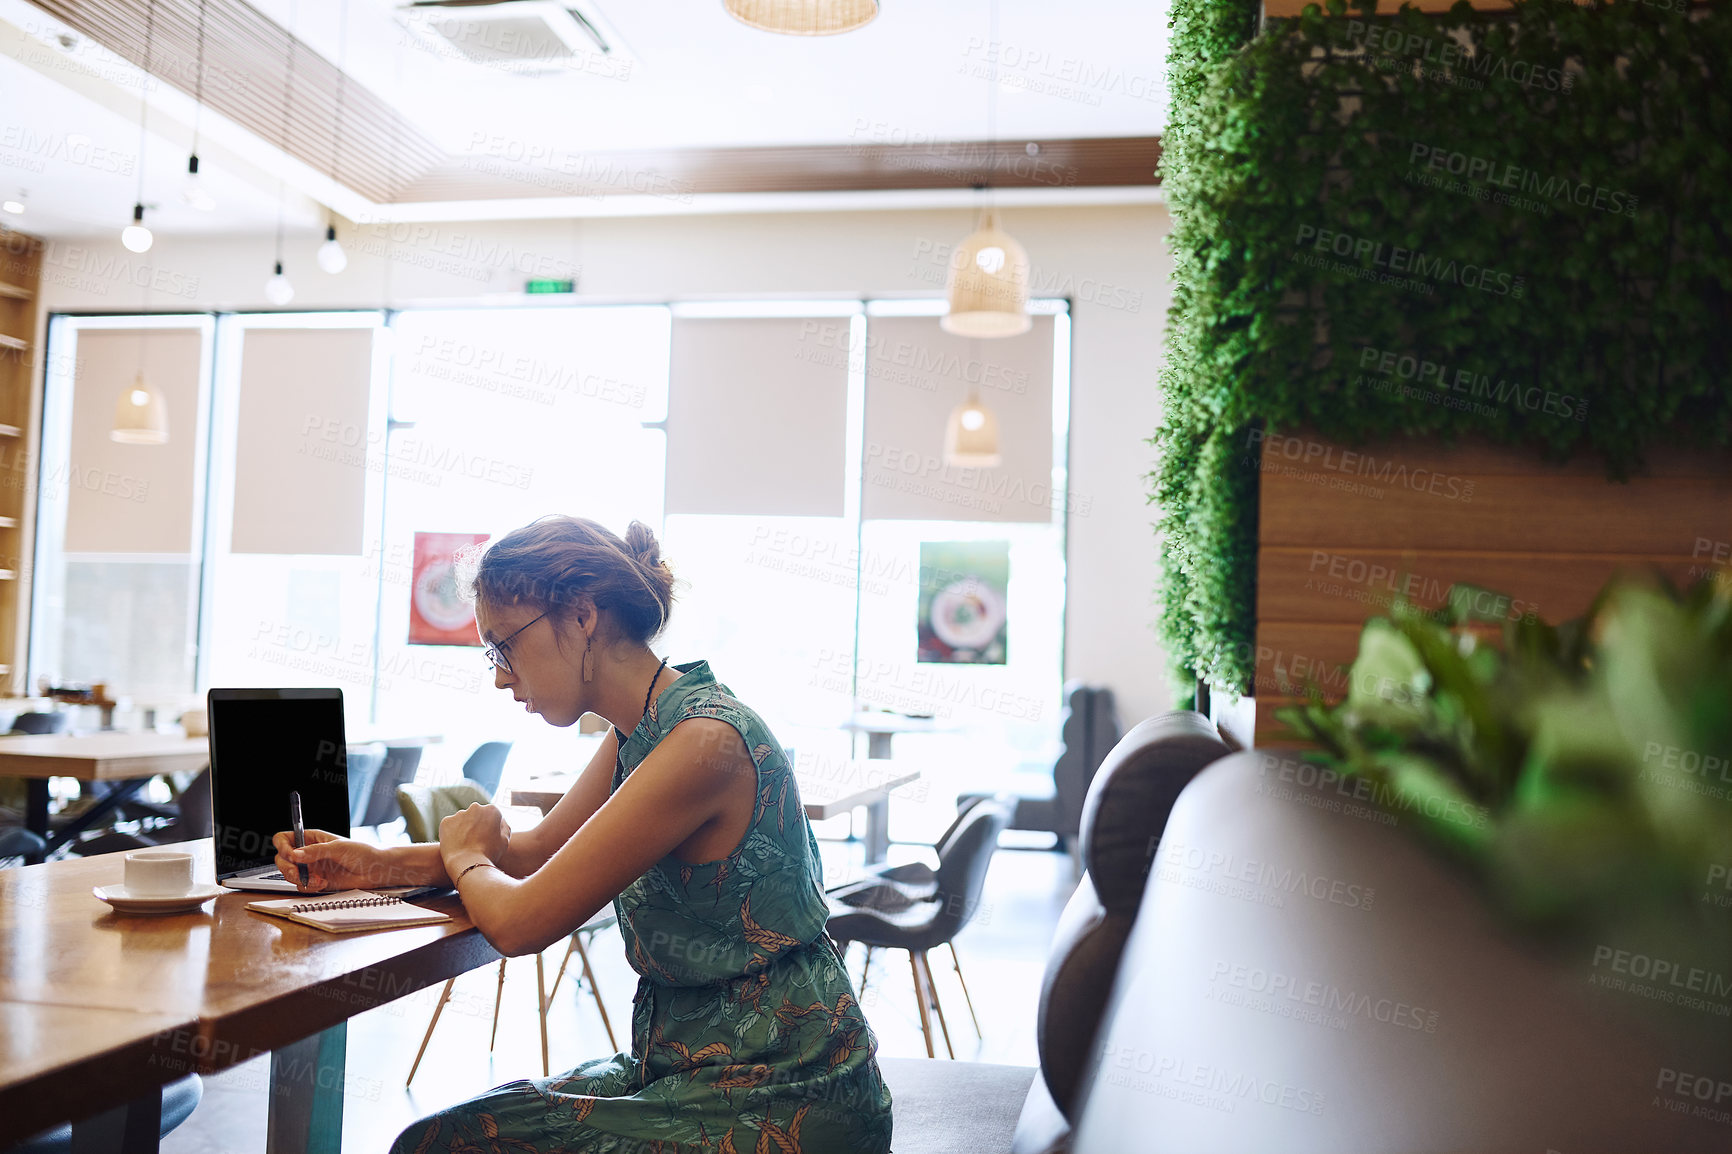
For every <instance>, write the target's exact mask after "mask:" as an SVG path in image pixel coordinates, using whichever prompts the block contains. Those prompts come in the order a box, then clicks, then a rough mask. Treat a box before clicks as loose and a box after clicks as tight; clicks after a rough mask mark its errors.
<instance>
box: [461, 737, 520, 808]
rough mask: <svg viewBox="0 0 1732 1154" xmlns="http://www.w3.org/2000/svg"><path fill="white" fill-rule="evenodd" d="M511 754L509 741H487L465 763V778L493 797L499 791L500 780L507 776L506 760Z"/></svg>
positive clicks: (476, 748)
mask: <svg viewBox="0 0 1732 1154" xmlns="http://www.w3.org/2000/svg"><path fill="white" fill-rule="evenodd" d="M510 752H511V743H510V742H509V741H487V742H483V743H481V744H480V745H478V746H476V747H475V752H474V753H472V754H470V755H469V760H468V761H466V762H464V763H463V776H464V777H466V778H468V779H469V780H470V781H473V782H475V783H476V784H477V785H479V786H480V787H481V788H482V789H484V790H486V791H487V796H488V797H492V796H493V795H494V794H495V793H496V792H498V790H499V779H500V778H501V777H503V776H504V775H505V758H506V755H508V754H509V753H510Z"/></svg>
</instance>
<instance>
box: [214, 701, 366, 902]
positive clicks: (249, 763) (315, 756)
mask: <svg viewBox="0 0 1732 1154" xmlns="http://www.w3.org/2000/svg"><path fill="white" fill-rule="evenodd" d="M209 705H210V713H209V716H210V754H211V808H212V811H213V813H212V817H213V819H214V825H215V834H216V870H217V876H218V877H219V878H220V877H226V876H228V875H229V874H232V873H234V872H236V871H238V870H245V869H251V868H252V867H254V866H262V865H269V864H270V863H271V861H272V860H273V859H274V858H275V856H276V851H275V850H274V849H272V847H271V835H272V834H274V833H276V832H277V831H278V830H286V829H291V828H293V827H292V824H291V822H290V820H289V793H290V792H291V791H293V790H299V791H300V793H301V817H302V820H303V822H304V823H305V825H306V828H308V829H322V830H328V831H329V832H331V833H335V834H341V835H343V836H344V837H347V836H348V834H349V787H348V771H347V763H346V759H345V756H344V743H343V698H342V694H341V693H340V692H339V691H336V690H310V689H308V690H299V691H297V690H292V689H284V690H212V691H211V695H210V701H209Z"/></svg>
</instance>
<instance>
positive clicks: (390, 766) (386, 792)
mask: <svg viewBox="0 0 1732 1154" xmlns="http://www.w3.org/2000/svg"><path fill="white" fill-rule="evenodd" d="M421 753H422V747H421V746H419V745H387V746H386V747H385V764H384V765H383V766H381V767H380V769H379V775H378V776H377V777H376V778H374V779H373V794H372V796H371V797H369V798H368V799H367V807H366V809H365V810H364V811H363V812H362V814H361V816H360V818H359V819H357V820H356V821H355V822H354V823H353V824H355V825H364V826H381V825H384V824H386V823H387V822H393V821H396V820H397V819H398V818H400V817H402V816H403V813H402V811H401V810H400V809H399V808H398V806H397V787H398V786H400V785H410V784H413V783H414V781H415V775H416V774H417V773H419V772H420V771H421Z"/></svg>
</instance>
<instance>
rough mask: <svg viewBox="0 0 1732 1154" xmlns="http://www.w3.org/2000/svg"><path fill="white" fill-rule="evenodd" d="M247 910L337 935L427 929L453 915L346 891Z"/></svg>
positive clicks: (250, 906)
mask: <svg viewBox="0 0 1732 1154" xmlns="http://www.w3.org/2000/svg"><path fill="white" fill-rule="evenodd" d="M247 909H249V910H257V911H258V912H259V913H261V914H270V915H271V916H272V917H279V918H288V919H289V920H290V921H294V922H300V923H301V924H303V925H308V926H313V927H315V928H316V929H321V930H329V931H330V932H332V933H334V934H341V933H348V932H349V931H351V930H382V929H395V928H396V927H398V926H424V925H431V924H432V923H434V922H448V921H450V920H451V915H450V914H442V913H440V912H438V911H437V910H426V909H422V908H421V907H420V906H412V905H410V904H408V903H407V902H405V901H404V900H403V899H402V898H400V897H394V896H381V895H379V894H372V893H368V892H367V891H366V890H344V891H343V892H342V893H336V894H321V895H320V896H318V897H317V898H311V899H309V898H274V899H272V900H270V901H263V902H248V903H247Z"/></svg>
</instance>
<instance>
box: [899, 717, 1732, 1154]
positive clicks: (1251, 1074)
mask: <svg viewBox="0 0 1732 1154" xmlns="http://www.w3.org/2000/svg"><path fill="white" fill-rule="evenodd" d="M1217 747H1218V738H1216V737H1215V736H1214V734H1213V731H1212V730H1210V729H1209V728H1208V725H1207V722H1206V721H1204V720H1203V719H1202V718H1201V717H1200V716H1197V715H1194V714H1193V715H1183V714H1180V715H1167V716H1166V717H1163V718H1156V719H1152V720H1151V721H1148V722H1144V723H1143V724H1142V725H1139V726H1137V727H1136V728H1135V729H1133V730H1132V731H1131V732H1130V733H1129V734H1127V735H1126V736H1125V739H1124V741H1122V742H1121V743H1120V745H1119V747H1117V748H1115V750H1114V751H1113V755H1112V756H1111V757H1109V759H1108V763H1107V764H1106V765H1103V767H1102V770H1101V773H1100V775H1099V776H1098V777H1097V784H1096V788H1095V789H1094V790H1091V792H1090V796H1089V805H1088V809H1087V811H1086V812H1085V816H1084V821H1083V851H1084V855H1085V860H1086V861H1087V864H1088V866H1089V875H1090V876H1089V878H1085V880H1084V883H1083V884H1082V885H1080V886H1079V887H1078V893H1077V896H1076V897H1075V898H1073V899H1072V903H1071V906H1070V907H1069V908H1067V910H1066V913H1065V916H1064V918H1063V920H1062V922H1061V925H1060V928H1059V932H1058V933H1057V935H1055V941H1054V945H1053V950H1052V956H1051V959H1050V960H1049V964H1048V967H1047V972H1046V976H1045V985H1044V988H1043V991H1042V998H1041V1007H1040V1013H1041V1018H1040V1028H1041V1045H1040V1057H1041V1068H1040V1070H1039V1071H1034V1070H1027V1069H1018V1068H1014V1067H1002V1066H999V1067H994V1066H982V1065H979V1064H972V1065H971V1064H965V1063H951V1062H935V1061H908V1060H904V1061H896V1060H890V1061H886V1062H885V1063H884V1069H885V1075H886V1078H887V1079H888V1080H889V1082H890V1085H891V1091H892V1093H893V1094H894V1095H895V1096H896V1139H895V1149H896V1150H898V1151H900V1152H902V1154H913V1152H917V1151H962V1150H968V1151H976V1150H980V1151H992V1150H997V1151H1004V1150H1010V1151H1015V1152H1019V1154H1027V1152H1030V1151H1038V1150H1068V1151H1074V1152H1075V1154H1127V1152H1131V1151H1135V1152H1138V1154H1141V1152H1143V1151H1148V1152H1151V1154H1152V1152H1158V1151H1167V1150H1171V1151H1175V1152H1177V1151H1184V1152H1186V1154H1207V1152H1209V1151H1222V1152H1244V1151H1251V1150H1255V1151H1263V1152H1277V1151H1281V1152H1285V1151H1294V1152H1310V1151H1317V1152H1329V1154H1340V1152H1346V1151H1368V1152H1369V1151H1445V1150H1474V1151H1483V1152H1492V1151H1511V1152H1514V1151H1537V1150H1555V1151H1564V1152H1568V1154H1576V1152H1578V1151H1636V1150H1642V1151H1650V1150H1651V1151H1659V1150H1664V1151H1668V1152H1685V1151H1711V1150H1712V1151H1722V1152H1723V1151H1725V1150H1726V1149H1728V1135H1732V1030H1728V1029H1727V1028H1726V1023H1727V1017H1728V1011H1729V1010H1732V987H1729V986H1728V983H1729V982H1732V956H1729V955H1732V946H1728V938H1727V937H1726V936H1724V935H1722V936H1721V937H1718V938H1715V937H1713V935H1711V934H1710V935H1703V934H1698V935H1696V936H1695V937H1694V938H1693V939H1691V940H1690V941H1684V940H1681V939H1679V938H1677V937H1667V936H1665V933H1664V932H1663V930H1662V929H1660V928H1656V929H1655V930H1653V931H1652V933H1651V934H1650V933H1649V932H1647V931H1640V932H1638V931H1632V935H1633V936H1631V937H1630V939H1629V940H1623V939H1620V940H1619V941H1617V942H1593V941H1579V942H1562V943H1555V944H1553V945H1552V946H1550V947H1549V948H1547V949H1543V950H1542V949H1540V948H1539V947H1537V946H1536V945H1535V944H1534V943H1532V942H1531V941H1529V940H1527V939H1525V938H1523V937H1521V936H1519V935H1517V934H1515V933H1514V932H1512V930H1511V929H1510V927H1508V926H1506V925H1504V924H1502V923H1501V922H1500V921H1499V920H1498V919H1497V918H1496V917H1495V916H1494V914H1493V913H1492V912H1491V910H1490V908H1489V906H1488V904H1487V902H1486V901H1485V900H1484V897H1483V895H1482V894H1481V893H1480V892H1479V891H1478V890H1477V888H1476V887H1475V885H1474V884H1473V883H1472V882H1471V880H1470V879H1469V878H1468V877H1466V876H1465V875H1464V874H1463V873H1462V872H1461V871H1459V870H1457V869H1455V868H1453V867H1452V866H1451V865H1450V864H1448V863H1447V862H1446V861H1445V860H1444V859H1442V858H1441V857H1440V856H1439V855H1438V854H1437V853H1435V852H1434V851H1432V850H1431V849H1430V848H1429V847H1427V846H1426V845H1425V844H1424V843H1423V842H1422V841H1421V840H1420V838H1419V837H1418V836H1417V835H1416V831H1415V830H1412V829H1409V828H1406V826H1407V825H1408V824H1410V822H1411V820H1412V819H1411V818H1410V817H1408V816H1405V815H1402V814H1400V813H1394V814H1392V813H1387V812H1384V811H1381V810H1379V809H1377V808H1376V807H1374V806H1371V805H1368V804H1367V797H1366V791H1365V789H1364V788H1363V783H1360V782H1357V781H1353V780H1346V779H1340V778H1335V777H1333V776H1332V775H1330V774H1327V773H1324V772H1320V771H1318V770H1317V769H1315V768H1314V767H1311V766H1308V765H1306V764H1304V763H1303V762H1301V761H1300V760H1298V759H1297V757H1296V756H1295V755H1294V754H1292V753H1290V752H1285V751H1280V750H1272V751H1270V750H1247V751H1244V752H1239V753H1232V754H1227V755H1225V756H1222V753H1223V752H1224V750H1223V749H1219V748H1217ZM1211 751H1214V752H1213V753H1211ZM1121 755H1123V756H1121ZM1127 758H1129V759H1135V760H1134V761H1133V762H1132V763H1130V764H1127V763H1126V760H1125V759H1127ZM1194 760H1202V761H1203V762H1204V764H1203V765H1200V766H1198V767H1197V768H1198V770H1199V771H1200V772H1191V771H1190V769H1189V766H1190V765H1191V763H1192V761H1194ZM1210 762H1212V764H1209V763H1210ZM1115 768H1116V772H1115ZM1121 775H1123V780H1122V781H1121V780H1120V778H1121ZM1175 785H1177V786H1178V787H1180V788H1181V789H1182V791H1183V792H1182V796H1177V798H1176V804H1174V803H1172V802H1171V801H1170V800H1169V799H1170V798H1171V797H1172V796H1173V795H1176V794H1177V793H1178V792H1179V791H1178V790H1177V789H1174V788H1173V787H1174V786H1175ZM1136 807H1145V809H1146V812H1145V820H1144V825H1145V827H1146V826H1155V827H1156V832H1155V841H1154V843H1153V844H1152V847H1151V846H1144V847H1143V848H1144V849H1145V850H1146V849H1148V848H1153V849H1154V853H1153V862H1152V864H1153V872H1152V874H1151V875H1150V877H1149V878H1148V880H1147V884H1146V886H1141V887H1133V886H1132V885H1131V878H1132V876H1133V875H1135V874H1137V873H1138V872H1139V870H1138V869H1137V868H1134V867H1131V866H1130V860H1131V858H1132V856H1133V855H1132V852H1131V851H1132V850H1133V849H1134V848H1135V847H1133V846H1132V845H1130V844H1129V843H1128V841H1125V840H1123V839H1126V838H1130V837H1134V836H1136V832H1137V830H1136V823H1135V821H1133V820H1132V819H1131V817H1130V816H1129V815H1127V814H1124V813H1122V812H1113V811H1117V810H1121V808H1136ZM1109 835H1110V838H1109ZM1139 856H1140V857H1141V859H1142V862H1143V863H1144V864H1147V863H1148V862H1149V855H1147V854H1146V853H1145V854H1142V855H1139ZM1109 879H1111V880H1109ZM1133 888H1140V890H1141V892H1140V896H1139V897H1138V900H1137V902H1136V903H1135V905H1134V907H1133V910H1132V912H1131V913H1130V914H1129V915H1127V914H1126V913H1125V901H1126V899H1127V897H1129V896H1130V893H1129V891H1130V890H1131V889H1133ZM1091 891H1092V893H1093V895H1094V896H1093V897H1091ZM1097 898H1098V905H1091V903H1092V902H1094V901H1095V900H1096V899H1097ZM1120 933H1124V934H1125V935H1126V936H1125V937H1123V938H1120V937H1119V935H1120ZM1116 941H1117V942H1122V944H1123V948H1122V950H1121V949H1119V948H1118V947H1117V945H1115V942H1116ZM1686 950H1693V951H1694V953H1693V954H1689V955H1688V956H1690V957H1691V958H1692V961H1691V962H1690V965H1689V966H1685V965H1684V963H1682V962H1679V963H1678V964H1677V966H1676V967H1675V968H1676V970H1677V973H1678V974H1679V975H1680V980H1679V981H1673V982H1671V983H1670V985H1672V986H1679V985H1680V981H1681V982H1682V987H1680V989H1677V990H1675V989H1669V988H1667V984H1666V983H1664V982H1661V981H1659V980H1657V979H1653V976H1652V975H1653V969H1654V959H1656V958H1659V959H1662V960H1664V959H1667V958H1671V959H1672V960H1674V961H1676V960H1677V959H1678V958H1682V957H1685V956H1687V955H1686V954H1685V953H1684V952H1682V951H1686ZM1620 951H1622V952H1621V953H1620ZM1620 957H1621V958H1624V959H1625V960H1626V961H1628V959H1631V958H1641V959H1646V960H1647V964H1648V966H1649V975H1650V980H1649V981H1647V982H1641V981H1638V980H1636V979H1635V977H1634V976H1633V975H1634V971H1635V970H1637V969H1639V968H1641V967H1640V965H1639V964H1638V963H1635V962H1630V963H1629V964H1626V965H1624V966H1623V970H1622V971H1620V970H1619V958H1620ZM1105 958H1111V959H1112V961H1113V962H1114V969H1115V971H1116V972H1115V973H1114V975H1113V977H1112V979H1111V981H1110V993H1108V992H1107V990H1106V987H1107V986H1108V984H1109V983H1107V982H1105V981H1102V982H1099V983H1098V984H1097V986H1098V989H1097V990H1096V991H1091V990H1090V989H1089V986H1088V983H1087V982H1086V981H1079V980H1078V979H1079V978H1080V977H1082V976H1083V975H1087V974H1090V973H1094V972H1098V971H1096V970H1094V969H1093V968H1092V967H1096V966H1098V965H1100V963H1101V962H1102V960H1103V959H1105ZM1688 975H1694V977H1702V976H1703V975H1706V977H1705V978H1704V980H1703V981H1701V982H1694V977H1688ZM1716 978H1717V979H1718V981H1719V983H1720V985H1719V986H1716V985H1715V979H1716ZM1692 982H1694V985H1692ZM1691 990H1694V993H1691V992H1690V991H1691ZM1686 994H1688V995H1689V996H1686ZM1097 1001H1098V1002H1100V1003H1104V1006H1103V1008H1102V1010H1101V1012H1100V1013H1099V1014H1098V1015H1097V1014H1095V1012H1094V1007H1095V1005H1096V1004H1097Z"/></svg>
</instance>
